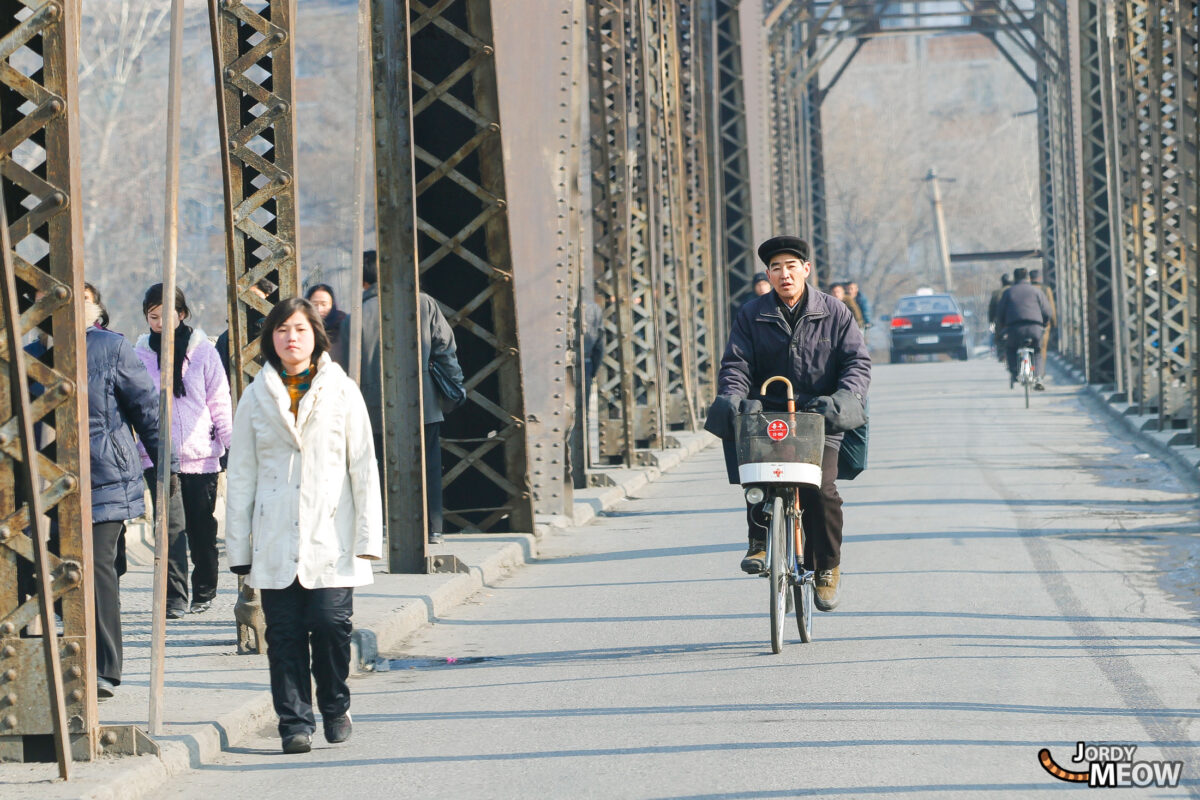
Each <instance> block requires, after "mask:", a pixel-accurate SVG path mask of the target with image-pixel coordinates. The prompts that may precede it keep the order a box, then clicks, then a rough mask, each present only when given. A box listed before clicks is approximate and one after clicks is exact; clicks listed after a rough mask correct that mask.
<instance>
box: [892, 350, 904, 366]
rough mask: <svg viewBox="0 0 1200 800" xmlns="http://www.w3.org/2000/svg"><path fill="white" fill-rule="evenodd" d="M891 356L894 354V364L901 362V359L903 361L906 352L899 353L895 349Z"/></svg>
mask: <svg viewBox="0 0 1200 800" xmlns="http://www.w3.org/2000/svg"><path fill="white" fill-rule="evenodd" d="M891 356H892V363H893V364H899V363H900V362H901V361H903V360H904V354H903V353H897V352H896V351H895V350H893V351H892V352H891Z"/></svg>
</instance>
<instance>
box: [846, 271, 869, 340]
mask: <svg viewBox="0 0 1200 800" xmlns="http://www.w3.org/2000/svg"><path fill="white" fill-rule="evenodd" d="M846 296H847V297H849V298H850V299H851V300H853V301H854V304H855V305H857V306H858V310H859V312H860V313H859V315H860V316H861V317H862V323H861V324H862V328H863V330H866V329H867V328H869V327H871V301H870V300H868V299H867V296H866V295H865V294H863V293H862V291H860V290H859V288H858V281H846Z"/></svg>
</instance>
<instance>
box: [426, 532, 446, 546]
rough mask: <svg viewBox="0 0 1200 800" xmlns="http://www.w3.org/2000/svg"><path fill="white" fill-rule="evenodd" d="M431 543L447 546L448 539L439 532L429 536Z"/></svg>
mask: <svg viewBox="0 0 1200 800" xmlns="http://www.w3.org/2000/svg"><path fill="white" fill-rule="evenodd" d="M429 543H430V544H445V543H446V537H445V536H442V534H440V533H438V532H437V531H434V532H433V533H431V534H429Z"/></svg>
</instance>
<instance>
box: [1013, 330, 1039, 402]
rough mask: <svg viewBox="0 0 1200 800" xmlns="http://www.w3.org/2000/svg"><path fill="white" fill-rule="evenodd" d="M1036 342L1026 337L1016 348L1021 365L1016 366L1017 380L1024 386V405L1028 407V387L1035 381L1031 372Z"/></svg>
mask: <svg viewBox="0 0 1200 800" xmlns="http://www.w3.org/2000/svg"><path fill="white" fill-rule="evenodd" d="M1035 344H1036V343H1035V342H1034V341H1033V339H1030V338H1026V339H1025V340H1024V341H1023V342H1021V346H1020V347H1018V348H1017V357H1018V358H1019V359H1020V360H1021V365H1020V366H1019V367H1018V368H1017V382H1018V383H1020V384H1021V386H1023V387H1025V407H1026V408H1029V389H1030V388H1031V387H1032V386H1033V385H1034V384H1035V383H1036V382H1037V378H1036V376H1034V374H1033V348H1034V345H1035Z"/></svg>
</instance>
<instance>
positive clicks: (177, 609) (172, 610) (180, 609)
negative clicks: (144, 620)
mask: <svg viewBox="0 0 1200 800" xmlns="http://www.w3.org/2000/svg"><path fill="white" fill-rule="evenodd" d="M186 615H187V606H167V619H183V618H184V617H185V616H186Z"/></svg>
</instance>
